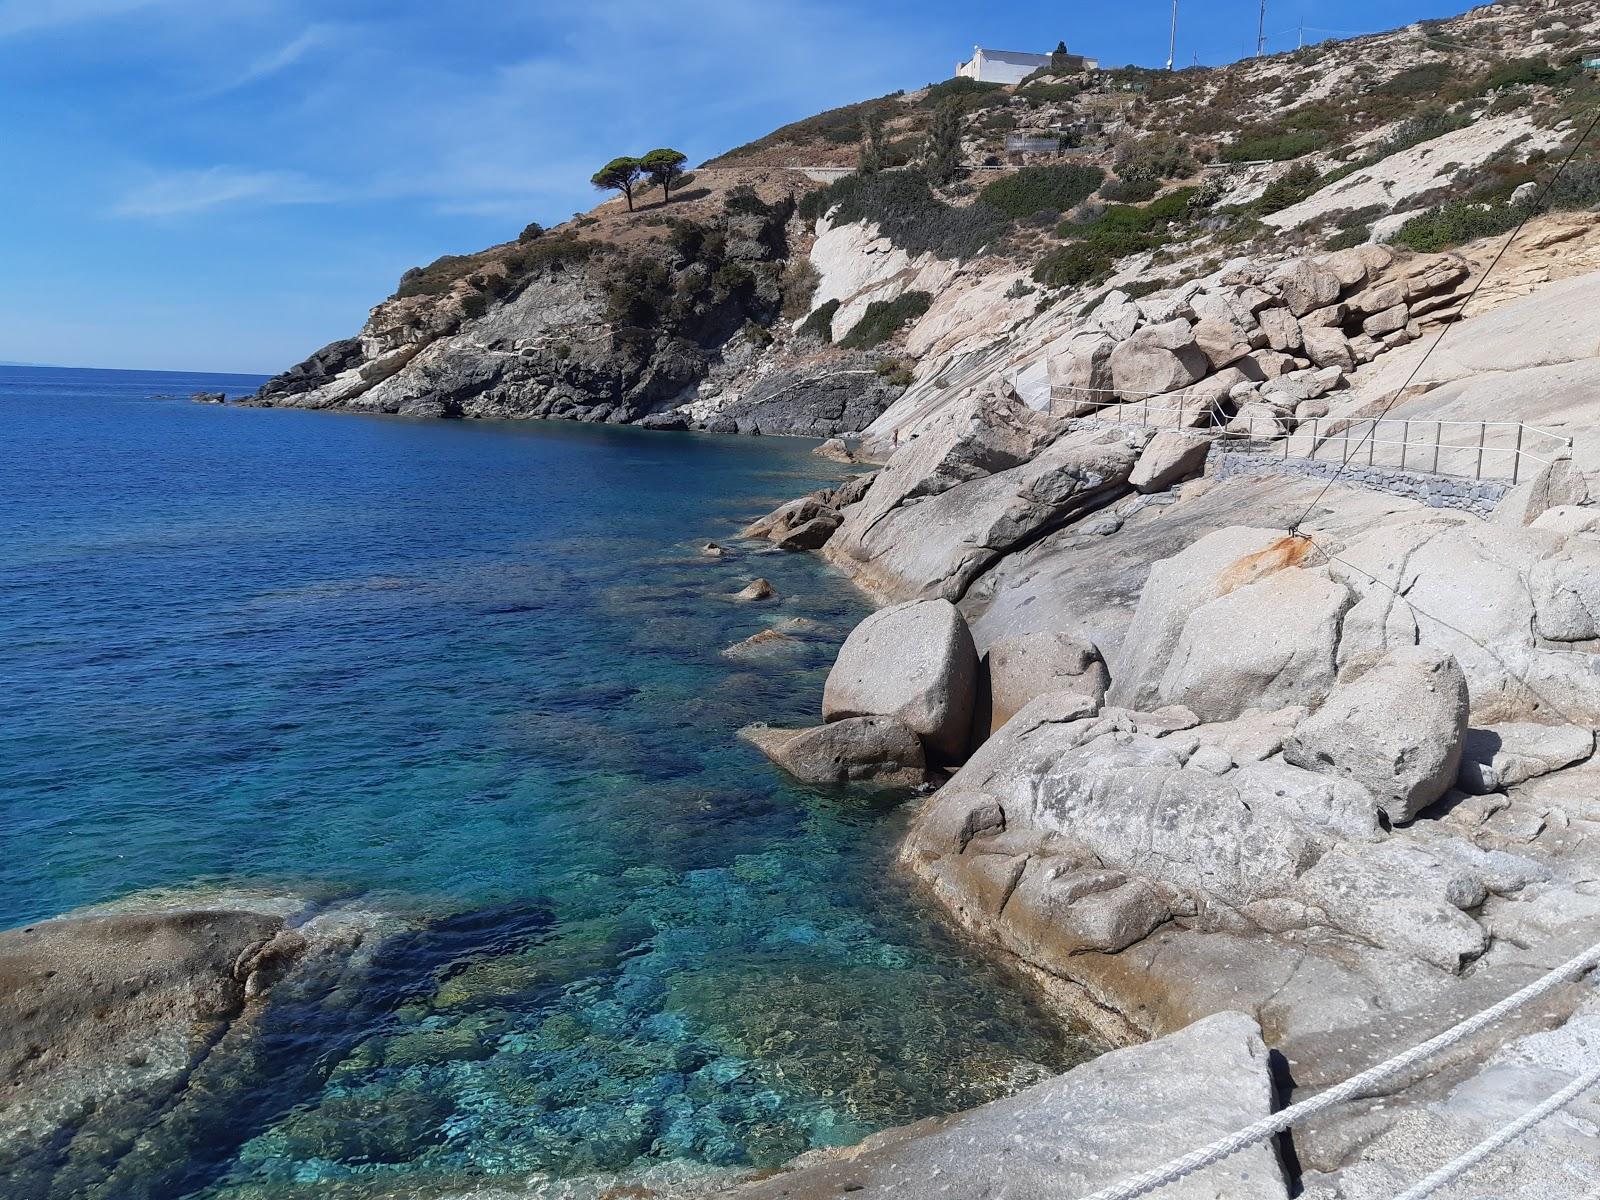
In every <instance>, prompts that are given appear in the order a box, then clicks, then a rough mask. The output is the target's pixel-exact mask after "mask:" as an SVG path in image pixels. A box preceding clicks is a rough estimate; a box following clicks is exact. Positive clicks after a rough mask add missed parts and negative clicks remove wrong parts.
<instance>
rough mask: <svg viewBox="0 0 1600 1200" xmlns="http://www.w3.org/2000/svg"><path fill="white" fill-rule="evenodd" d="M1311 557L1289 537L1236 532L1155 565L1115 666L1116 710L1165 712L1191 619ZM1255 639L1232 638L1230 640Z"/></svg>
mask: <svg viewBox="0 0 1600 1200" xmlns="http://www.w3.org/2000/svg"><path fill="white" fill-rule="evenodd" d="M1305 557H1306V556H1305V554H1304V553H1303V552H1302V550H1301V548H1300V547H1298V546H1295V545H1293V544H1292V543H1291V542H1290V541H1289V540H1288V539H1286V538H1285V537H1284V534H1283V532H1282V530H1276V529H1251V528H1248V527H1246V526H1233V527H1230V528H1227V529H1221V530H1217V531H1216V532H1214V533H1210V534H1207V535H1206V536H1204V537H1200V538H1198V539H1196V540H1195V541H1194V542H1193V543H1192V544H1190V545H1188V546H1187V547H1186V548H1184V549H1183V550H1182V551H1181V552H1180V553H1178V554H1176V555H1174V556H1173V557H1171V558H1169V559H1167V560H1165V561H1163V562H1158V563H1156V564H1155V565H1154V566H1153V567H1152V568H1151V570H1150V577H1149V580H1148V582H1147V583H1146V584H1145V587H1144V590H1143V591H1142V592H1141V593H1140V596H1139V607H1138V608H1137V609H1136V610H1135V612H1134V617H1133V621H1132V623H1131V625H1130V626H1129V628H1128V632H1127V635H1126V637H1125V638H1124V639H1123V642H1122V650H1121V654H1120V655H1119V656H1118V657H1117V658H1116V660H1115V661H1114V662H1113V663H1112V668H1111V693H1110V698H1111V702H1112V703H1113V704H1116V705H1119V706H1121V707H1123V708H1154V707H1158V706H1159V705H1160V704H1161V703H1163V701H1162V699H1161V696H1162V692H1161V680H1162V676H1163V674H1164V672H1165V671H1166V670H1167V667H1168V664H1169V663H1170V662H1171V661H1172V657H1173V655H1174V654H1175V653H1176V651H1177V649H1178V642H1179V640H1180V639H1181V638H1182V636H1183V630H1184V625H1185V624H1186V623H1187V622H1188V620H1189V617H1190V616H1191V615H1192V614H1193V613H1194V612H1195V611H1196V610H1197V609H1199V608H1201V607H1202V606H1204V605H1205V604H1207V603H1209V602H1211V601H1213V600H1218V599H1221V598H1223V597H1225V596H1227V595H1229V594H1230V593H1231V592H1233V591H1235V590H1237V589H1238V588H1239V587H1242V586H1244V585H1246V584H1249V583H1253V582H1255V581H1256V580H1257V579H1259V578H1262V577H1264V576H1265V575H1269V574H1271V573H1273V572H1274V571H1276V570H1280V569H1283V568H1285V567H1287V566H1289V565H1292V564H1297V563H1299V562H1302V561H1304V560H1305ZM1250 632H1252V631H1231V630H1230V631H1229V636H1230V638H1231V637H1232V636H1234V634H1235V633H1238V634H1239V635H1240V636H1245V635H1248V634H1249V633H1250ZM1253 632H1261V631H1253Z"/></svg>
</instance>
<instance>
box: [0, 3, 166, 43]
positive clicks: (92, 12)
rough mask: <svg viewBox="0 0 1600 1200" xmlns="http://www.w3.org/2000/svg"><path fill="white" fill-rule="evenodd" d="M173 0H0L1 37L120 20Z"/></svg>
mask: <svg viewBox="0 0 1600 1200" xmlns="http://www.w3.org/2000/svg"><path fill="white" fill-rule="evenodd" d="M168 3H171V0H0V37H13V36H15V35H16V34H19V33H33V32H35V31H37V30H42V29H54V28H58V27H61V26H65V25H79V24H82V23H83V22H86V21H98V20H103V19H105V18H107V17H120V16H123V15H125V14H127V13H133V12H139V11H141V10H143V9H147V8H159V7H161V6H162V5H164V4H168Z"/></svg>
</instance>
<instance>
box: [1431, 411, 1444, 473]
mask: <svg viewBox="0 0 1600 1200" xmlns="http://www.w3.org/2000/svg"><path fill="white" fill-rule="evenodd" d="M1443 441H1444V422H1443V421H1435V422H1434V423H1433V473H1434V474H1435V475H1437V474H1438V473H1439V444H1440V443H1441V442H1443Z"/></svg>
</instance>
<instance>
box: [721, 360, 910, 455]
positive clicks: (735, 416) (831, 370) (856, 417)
mask: <svg viewBox="0 0 1600 1200" xmlns="http://www.w3.org/2000/svg"><path fill="white" fill-rule="evenodd" d="M874 362H875V360H869V359H868V358H867V356H865V355H858V356H848V355H841V356H838V357H837V358H836V359H834V360H832V361H828V362H823V363H808V364H804V365H800V366H796V367H793V368H790V369H787V370H777V371H773V372H771V373H770V374H767V375H763V376H762V377H761V378H760V379H758V380H757V381H756V382H755V383H754V384H753V385H752V386H751V387H750V388H748V389H747V390H746V391H745V392H744V393H743V394H742V395H740V396H739V397H738V398H737V399H733V400H728V401H726V402H724V403H723V404H722V405H721V406H720V410H719V415H718V419H717V421H718V425H719V427H721V425H722V424H724V423H731V424H732V426H733V428H734V429H735V430H736V431H737V432H739V433H761V434H768V435H771V434H779V435H790V436H794V437H831V436H833V435H834V434H839V433H856V432H859V431H860V430H863V429H865V428H866V427H867V426H868V425H870V424H872V422H873V421H875V420H876V419H877V418H878V415H879V414H880V413H882V412H883V410H884V409H886V408H888V407H889V405H890V404H892V403H894V401H895V398H896V397H898V396H899V395H900V394H901V393H902V392H904V391H905V388H904V387H903V386H900V385H897V384H891V383H889V382H887V381H886V380H885V379H884V377H883V376H882V375H880V374H879V373H878V372H877V371H876V370H875V369H874V365H873V364H874Z"/></svg>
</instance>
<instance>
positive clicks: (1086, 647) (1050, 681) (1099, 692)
mask: <svg viewBox="0 0 1600 1200" xmlns="http://www.w3.org/2000/svg"><path fill="white" fill-rule="evenodd" d="M984 665H985V667H986V668H987V677H988V681H989V702H990V714H989V722H988V725H987V726H986V727H985V729H984V730H983V732H985V733H992V732H994V731H996V730H998V729H999V728H1000V727H1001V726H1003V725H1004V724H1005V723H1006V722H1007V721H1009V720H1010V719H1011V718H1012V717H1014V716H1015V715H1016V714H1017V713H1018V712H1020V711H1021V710H1022V709H1023V707H1024V706H1025V705H1027V704H1028V703H1029V702H1030V701H1032V700H1035V699H1037V698H1038V697H1040V696H1043V695H1046V694H1048V693H1051V692H1073V693H1076V694H1078V695H1081V696H1084V697H1086V698H1087V699H1088V700H1090V701H1091V702H1092V704H1093V706H1094V707H1095V708H1096V709H1098V708H1099V707H1100V705H1101V703H1103V702H1104V700H1105V696H1106V686H1107V683H1108V682H1109V676H1108V675H1107V672H1106V665H1105V662H1104V661H1103V660H1102V659H1101V657H1100V651H1099V650H1097V649H1095V647H1094V646H1093V644H1091V643H1089V642H1086V641H1084V640H1083V639H1081V638H1077V637H1074V636H1072V635H1071V634H1067V633H1027V634H1022V635H1020V636H1018V637H1013V638H1006V639H1004V640H1002V641H998V642H996V643H994V645H992V646H990V647H989V650H988V652H987V653H986V654H985V655H984ZM980 723H981V722H980Z"/></svg>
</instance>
